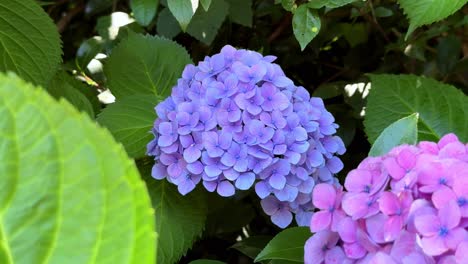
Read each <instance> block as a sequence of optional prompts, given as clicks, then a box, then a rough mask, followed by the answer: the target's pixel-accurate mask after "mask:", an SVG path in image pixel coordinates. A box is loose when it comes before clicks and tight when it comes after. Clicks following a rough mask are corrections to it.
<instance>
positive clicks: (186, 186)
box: [177, 179, 195, 195]
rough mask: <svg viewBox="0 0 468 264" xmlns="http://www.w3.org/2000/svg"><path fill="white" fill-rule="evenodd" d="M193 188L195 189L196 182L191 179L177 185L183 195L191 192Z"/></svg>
mask: <svg viewBox="0 0 468 264" xmlns="http://www.w3.org/2000/svg"><path fill="white" fill-rule="evenodd" d="M193 189H195V183H194V182H193V181H192V180H190V179H186V180H184V181H182V182H181V183H180V184H178V185H177V190H178V191H179V193H180V194H182V195H186V194H187V193H189V192H191V191H192V190H193Z"/></svg>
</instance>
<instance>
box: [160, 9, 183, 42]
mask: <svg viewBox="0 0 468 264" xmlns="http://www.w3.org/2000/svg"><path fill="white" fill-rule="evenodd" d="M156 29H157V31H158V34H159V35H161V36H164V37H166V38H168V39H172V38H174V37H175V36H177V35H178V34H179V33H180V32H181V31H182V29H180V26H179V24H178V23H177V20H176V19H175V17H174V16H173V15H172V14H171V11H169V9H167V8H164V9H163V10H161V12H159V16H158V21H157V22H156Z"/></svg>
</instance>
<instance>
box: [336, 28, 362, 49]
mask: <svg viewBox="0 0 468 264" xmlns="http://www.w3.org/2000/svg"><path fill="white" fill-rule="evenodd" d="M338 27H339V31H340V33H341V34H342V35H343V36H344V38H345V39H346V41H348V43H349V45H350V46H351V47H354V46H356V45H358V44H361V43H366V42H367V37H368V35H369V32H368V29H367V24H365V23H354V24H349V23H339V24H338Z"/></svg>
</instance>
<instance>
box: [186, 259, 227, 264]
mask: <svg viewBox="0 0 468 264" xmlns="http://www.w3.org/2000/svg"><path fill="white" fill-rule="evenodd" d="M224 263H225V262H222V261H219V260H212V259H197V260H194V261H191V262H190V263H189V264H224Z"/></svg>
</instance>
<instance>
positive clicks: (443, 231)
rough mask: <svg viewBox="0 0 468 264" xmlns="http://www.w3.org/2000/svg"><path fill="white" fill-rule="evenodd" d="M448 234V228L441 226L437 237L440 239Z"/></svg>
mask: <svg viewBox="0 0 468 264" xmlns="http://www.w3.org/2000/svg"><path fill="white" fill-rule="evenodd" d="M448 233H449V230H448V228H447V227H445V226H442V227H441V228H440V229H439V236H441V237H445V236H447V235H448Z"/></svg>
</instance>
